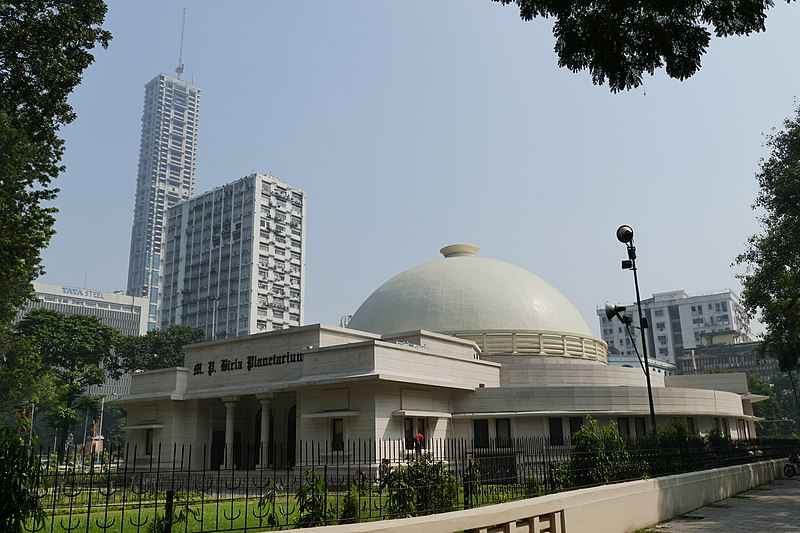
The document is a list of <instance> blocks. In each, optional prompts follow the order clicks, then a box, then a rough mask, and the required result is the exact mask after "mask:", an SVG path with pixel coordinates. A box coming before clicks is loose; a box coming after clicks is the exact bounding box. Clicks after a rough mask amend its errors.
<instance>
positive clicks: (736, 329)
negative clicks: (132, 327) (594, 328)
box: [597, 290, 753, 366]
mask: <svg viewBox="0 0 800 533" xmlns="http://www.w3.org/2000/svg"><path fill="white" fill-rule="evenodd" d="M625 308H626V310H625V312H624V314H625V315H626V316H628V317H630V318H631V320H632V324H631V326H632V328H631V331H632V333H633V340H631V338H630V335H629V334H628V332H627V331H626V329H625V327H624V326H623V324H622V322H620V321H619V320H618V319H617V318H616V317H615V318H613V319H611V320H609V319H608V318H606V315H605V310H604V309H597V316H598V317H599V320H600V331H601V332H602V337H603V340H604V341H605V342H606V343H607V344H608V346H609V363H611V364H619V365H623V364H630V361H631V360H635V358H636V351H635V350H634V344H633V343H634V342H635V343H636V348H637V349H638V350H639V353H641V352H642V343H641V340H642V339H641V333H640V330H639V313H638V311H637V309H636V304H635V303H632V304H625ZM642 313H643V314H644V316H645V318H646V319H647V323H648V328H647V329H646V330H645V332H646V338H647V354H648V356H649V358H650V359H651V360H655V365H657V366H658V365H661V363H662V362H663V363H667V364H668V365H675V364H676V362H677V360H678V358H679V357H681V356H682V355H683V352H684V350H690V349H693V348H698V347H700V346H709V345H711V344H719V343H723V344H736V343H740V342H751V341H752V340H753V339H752V333H751V332H750V323H749V319H748V317H747V313H746V312H745V310H744V307H742V304H741V302H740V301H739V296H737V295H736V293H734V292H733V291H731V290H726V291H723V292H718V293H709V294H701V295H697V296H689V295H688V294H687V293H686V292H684V291H671V292H662V293H656V294H653V296H652V298H647V299H645V300H642ZM612 348H613V349H612ZM662 366H663V365H662Z"/></svg>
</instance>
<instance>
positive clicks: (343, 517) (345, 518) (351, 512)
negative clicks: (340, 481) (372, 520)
mask: <svg viewBox="0 0 800 533" xmlns="http://www.w3.org/2000/svg"><path fill="white" fill-rule="evenodd" d="M358 494H359V492H358V487H357V486H356V484H355V483H352V484H351V485H350V487H349V488H348V489H347V492H346V493H345V495H344V499H343V500H342V511H341V513H339V523H340V524H353V523H355V522H358V516H359V509H358Z"/></svg>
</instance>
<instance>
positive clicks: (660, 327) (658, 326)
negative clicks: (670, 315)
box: [656, 322, 664, 330]
mask: <svg viewBox="0 0 800 533" xmlns="http://www.w3.org/2000/svg"><path fill="white" fill-rule="evenodd" d="M656 327H657V328H658V329H659V330H661V329H664V323H663V322H656Z"/></svg>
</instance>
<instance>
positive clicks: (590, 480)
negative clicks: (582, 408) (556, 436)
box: [570, 420, 646, 486]
mask: <svg viewBox="0 0 800 533" xmlns="http://www.w3.org/2000/svg"><path fill="white" fill-rule="evenodd" d="M573 442H574V444H575V447H574V448H573V450H572V453H570V460H571V461H572V472H573V475H574V482H575V484H576V485H577V486H584V485H599V484H603V483H610V482H612V481H622V480H627V479H638V478H640V477H641V476H642V474H643V473H645V472H646V467H645V464H644V462H642V461H641V460H639V459H637V458H636V457H635V456H634V455H633V454H632V453H631V452H630V450H629V449H628V446H627V443H626V441H625V439H623V438H622V437H620V436H619V433H617V428H616V426H615V425H614V424H613V423H612V424H611V425H609V426H604V427H600V425H599V424H598V423H597V420H589V421H588V423H587V424H584V425H583V426H582V427H581V428H580V430H578V432H577V433H575V436H574V437H573Z"/></svg>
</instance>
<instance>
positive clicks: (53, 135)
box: [0, 0, 111, 324]
mask: <svg viewBox="0 0 800 533" xmlns="http://www.w3.org/2000/svg"><path fill="white" fill-rule="evenodd" d="M105 13H106V5H105V3H104V2H103V1H102V0H59V1H55V0H12V1H5V2H2V3H0V324H8V323H10V322H11V320H13V319H14V315H15V310H16V308H18V307H20V306H21V305H22V304H23V303H24V302H25V301H26V300H27V299H29V298H30V296H31V293H32V290H33V288H32V285H31V284H32V282H33V280H34V279H36V277H37V276H39V275H40V274H41V273H42V271H43V270H42V266H41V256H40V250H41V249H42V248H44V247H45V246H46V245H47V243H48V242H49V240H50V237H52V235H53V233H54V230H53V222H54V218H53V215H54V213H55V211H56V210H55V208H53V207H48V206H45V205H43V204H44V203H46V202H50V201H52V200H53V199H55V197H56V194H57V192H58V189H56V188H54V187H53V186H52V182H53V180H54V179H55V178H56V177H57V176H58V174H59V173H60V172H61V171H63V170H64V167H63V166H61V165H60V164H59V163H60V161H61V156H62V154H63V151H64V141H63V140H62V139H61V138H59V137H58V130H59V128H60V127H61V126H63V125H65V124H69V123H70V122H72V121H73V120H74V119H75V113H74V112H73V110H72V107H71V106H70V105H69V103H68V102H67V97H68V96H69V94H70V93H71V92H72V91H73V89H74V88H75V87H76V86H77V85H78V83H80V81H81V75H82V73H83V71H84V70H85V69H86V68H87V67H88V66H89V65H90V64H91V63H92V61H94V56H93V55H92V54H91V52H90V51H91V50H92V49H93V48H94V47H95V46H96V45H100V46H103V47H106V46H107V45H108V42H109V40H110V39H111V34H110V33H108V32H107V31H105V30H103V29H102V28H100V25H101V24H102V23H103V19H104V17H105Z"/></svg>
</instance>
